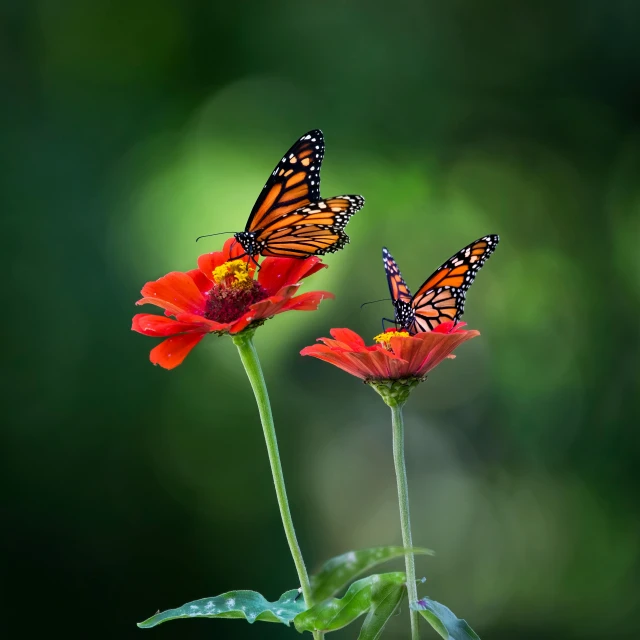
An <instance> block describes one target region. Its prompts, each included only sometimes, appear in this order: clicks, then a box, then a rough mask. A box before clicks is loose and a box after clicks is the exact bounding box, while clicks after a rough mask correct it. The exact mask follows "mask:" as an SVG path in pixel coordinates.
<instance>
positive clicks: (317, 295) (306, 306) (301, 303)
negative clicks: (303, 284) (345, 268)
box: [282, 291, 335, 311]
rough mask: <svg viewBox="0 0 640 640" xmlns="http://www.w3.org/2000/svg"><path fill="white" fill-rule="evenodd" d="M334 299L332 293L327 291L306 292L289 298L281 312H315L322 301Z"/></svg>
mask: <svg viewBox="0 0 640 640" xmlns="http://www.w3.org/2000/svg"><path fill="white" fill-rule="evenodd" d="M333 298H335V296H334V295H333V293H329V292H328V291H308V292H307V293H301V294H300V295H299V296H295V297H294V298H290V299H289V300H288V302H287V304H286V305H285V306H284V308H283V309H282V310H283V311H315V310H316V309H317V308H318V307H319V306H320V303H321V302H322V301H323V300H332V299H333Z"/></svg>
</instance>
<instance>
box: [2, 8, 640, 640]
mask: <svg viewBox="0 0 640 640" xmlns="http://www.w3.org/2000/svg"><path fill="white" fill-rule="evenodd" d="M0 15H1V19H0V78H1V82H2V100H1V101H0V113H1V114H2V125H1V126H2V145H1V146H0V154H1V156H2V167H3V170H2V172H1V173H0V176H1V177H0V180H1V181H2V185H1V188H0V192H1V194H2V200H3V202H4V204H3V205H2V212H3V234H2V237H3V245H4V260H3V264H4V265H5V269H7V271H8V277H6V278H5V283H7V285H8V288H7V290H6V293H7V304H8V310H7V311H5V313H4V317H3V325H4V326H3V332H2V333H3V341H4V344H5V346H4V347H3V359H2V360H3V376H2V392H3V396H4V399H3V414H4V415H3V417H4V419H3V423H4V427H3V430H2V435H3V444H2V448H1V450H2V454H3V456H2V457H3V462H2V465H1V470H0V474H1V476H2V486H3V488H4V490H5V491H4V494H5V497H4V499H3V501H2V515H3V518H2V521H3V526H2V534H1V536H2V539H3V544H2V546H3V550H4V551H3V561H2V566H3V569H2V574H3V582H4V583H5V591H6V594H5V596H4V598H3V600H2V607H3V610H4V616H3V624H2V627H3V629H6V630H7V632H9V634H10V637H29V638H30V637H44V636H45V635H49V634H50V633H52V632H54V631H55V632H56V633H63V634H64V635H65V636H66V637H72V638H85V637H91V638H96V639H102V638H105V639H106V638H141V637H143V636H144V637H149V638H151V637H153V638H157V639H160V638H186V639H191V638H193V639H196V638H237V639H244V638H285V637H288V638H290V637H294V634H295V632H294V631H293V630H291V629H287V628H285V627H279V626H276V625H266V624H263V625H261V626H260V625H255V626H253V627H251V626H249V625H247V624H246V623H243V622H241V621H204V620H194V621H187V622H175V623H169V624H166V625H163V626H161V627H159V628H158V629H154V630H151V631H141V630H138V629H136V627H135V622H136V621H140V620H142V619H144V618H146V617H147V616H148V615H150V614H152V613H154V612H155V611H156V610H158V609H165V608H169V607H173V606H177V605H180V604H182V603H184V602H186V601H188V600H191V599H195V598H200V597H205V596H210V595H215V594H218V593H220V592H223V591H226V590H229V589H232V588H249V589H255V590H258V591H260V592H262V593H263V594H265V595H266V596H267V597H268V598H269V599H275V598H277V597H278V596H279V594H280V593H282V592H283V591H285V590H287V589H290V588H292V587H296V586H297V582H296V575H295V572H294V569H293V565H292V562H291V561H290V559H289V555H288V549H287V546H286V542H285V539H284V535H283V532H282V528H281V524H280V521H279V517H278V513H277V509H276V503H275V497H274V492H273V490H272V486H271V481H270V476H269V471H268V462H267V457H266V452H265V447H264V443H263V440H262V434H261V430H260V425H259V422H258V418H257V412H256V408H255V405H254V403H253V399H252V397H251V393H250V389H249V386H248V382H247V380H246V378H245V377H244V374H243V371H242V369H241V365H240V362H239V359H238V357H237V355H236V353H235V351H234V348H233V345H232V344H231V342H230V340H228V339H216V338H213V337H212V338H208V339H207V340H206V341H205V342H204V343H203V344H201V345H200V346H199V347H198V348H197V349H196V350H195V351H194V352H193V353H192V354H191V355H190V356H189V357H188V359H187V360H186V361H185V363H184V364H183V365H182V366H181V367H179V368H178V369H176V370H175V371H172V372H167V371H164V370H161V369H159V368H155V367H153V366H152V365H151V364H150V363H149V361H148V352H149V350H150V349H151V348H152V346H153V345H154V344H155V341H154V340H151V339H149V338H145V337H143V336H140V335H138V334H135V333H132V332H131V331H130V329H129V328H130V321H131V316H132V315H133V314H134V313H135V312H136V311H140V309H136V308H135V307H134V305H133V303H134V302H135V300H136V299H137V298H138V297H139V295H138V293H139V290H140V288H141V286H142V285H143V284H144V283H145V282H146V281H147V280H152V279H155V278H157V277H159V276H161V275H163V274H165V273H166V272H168V271H171V270H187V269H191V268H193V267H194V266H195V260H196V258H197V256H198V255H199V254H200V253H202V252H205V251H211V250H214V249H217V248H219V247H220V246H221V244H222V242H223V240H224V238H210V239H207V240H205V241H202V242H201V243H199V244H198V245H196V244H195V243H194V239H195V237H196V236H198V235H200V234H203V233H211V232H214V231H226V230H228V229H237V230H241V229H242V228H243V227H244V223H245V220H246V217H247V215H248V212H249V211H250V209H251V206H252V204H253V202H254V200H255V198H256V197H257V195H258V193H259V191H260V189H261V187H262V185H263V184H264V181H265V179H266V178H267V176H268V174H269V172H270V171H271V169H272V168H273V166H274V164H275V163H276V162H277V160H278V159H279V158H280V156H281V155H282V153H283V152H284V151H285V150H286V149H287V148H288V147H289V145H290V144H291V143H292V142H293V141H294V140H295V139H296V138H297V137H298V136H300V135H302V134H303V133H304V132H305V131H307V130H308V129H311V128H315V127H320V128H321V129H323V131H324V134H325V138H326V142H327V151H326V156H325V162H324V167H323V172H322V192H323V195H325V196H332V195H336V194H340V193H361V194H363V195H364V196H365V197H366V198H367V204H366V206H365V208H364V209H363V210H362V211H361V212H360V213H358V214H357V215H356V216H355V218H354V219H353V220H352V222H351V223H350V225H349V228H348V232H349V234H350V236H351V239H352V242H351V245H349V247H347V249H346V250H345V251H342V252H340V253H338V254H335V255H332V256H329V257H328V258H327V260H326V262H327V263H328V264H329V265H330V268H329V269H328V270H326V271H325V272H323V273H321V274H318V275H317V276H314V278H313V279H312V280H311V281H309V282H308V283H307V284H306V285H305V290H309V289H311V288H313V289H322V288H327V289H329V290H331V291H333V292H335V294H336V296H337V299H336V300H335V301H328V302H324V303H323V304H322V306H321V308H320V310H319V311H318V312H316V313H312V314H311V313H306V314H305V313H299V314H293V313H291V314H286V315H285V316H280V317H277V318H276V319H274V320H272V321H269V322H268V323H267V324H266V325H265V327H263V328H262V329H260V331H259V333H258V334H257V340H256V342H257V348H258V350H259V353H260V355H261V358H262V361H263V366H264V369H265V374H266V377H267V382H268V384H269V389H270V393H271V396H272V401H273V410H274V413H275V418H276V424H277V429H278V433H279V437H280V446H281V450H282V457H283V465H284V470H285V475H286V477H287V479H288V486H289V492H290V498H291V503H292V508H293V511H294V517H295V522H296V525H297V529H298V534H299V538H300V540H301V544H302V547H303V550H304V552H305V556H306V559H307V563H308V564H309V566H310V568H314V567H317V566H318V564H319V563H321V562H322V561H323V560H324V559H326V558H328V557H330V556H332V555H336V554H339V553H342V552H344V551H346V550H349V549H354V548H362V547H367V546H372V545H378V544H389V543H398V542H399V541H400V531H399V524H398V516H397V504H396V497H395V486H394V478H393V465H392V458H391V433H390V421H389V416H388V415H387V410H386V407H384V405H383V404H382V402H381V401H380V400H379V398H378V397H377V396H376V395H375V394H374V393H373V392H372V391H371V390H370V389H368V388H367V387H365V386H364V385H362V384H361V383H359V382H358V381H357V380H356V379H355V378H350V377H348V376H347V375H346V374H344V373H342V372H340V371H339V370H337V369H334V368H332V367H330V366H329V365H327V364H325V363H322V362H319V361H316V360H313V359H311V358H304V359H303V358H301V357H300V356H299V355H298V352H299V351H300V349H301V348H302V347H304V346H306V345H308V344H311V343H312V342H313V341H314V340H315V339H316V338H317V337H319V336H322V335H328V330H329V328H330V327H334V326H338V327H339V326H349V327H352V328H354V329H355V330H357V331H359V332H360V333H361V334H362V335H364V336H366V337H367V339H370V338H371V337H372V336H373V335H375V334H376V333H378V331H379V327H380V324H379V321H380V317H381V316H383V315H387V316H388V315H389V314H390V313H391V307H390V305H389V304H384V303H381V304H379V305H372V306H369V307H366V308H365V310H363V311H360V310H359V304H360V303H361V302H364V301H367V300H375V299H377V298H382V297H384V296H385V295H387V288H386V282H385V279H384V273H383V269H382V264H381V258H380V250H381V247H382V245H386V246H388V247H389V249H390V250H391V251H392V252H393V254H394V256H395V257H396V259H397V260H398V262H399V264H400V266H401V268H402V270H403V272H404V275H405V278H406V279H407V281H408V283H409V285H410V286H412V287H413V288H414V289H415V288H416V287H417V286H418V285H419V284H420V283H421V282H422V281H423V280H424V279H425V278H426V277H427V276H428V275H429V273H430V272H431V271H432V270H433V269H435V268H436V267H437V266H438V265H439V264H440V263H441V262H442V261H443V260H444V259H446V258H448V257H449V256H450V255H451V254H452V253H454V252H455V251H456V250H458V249H459V248H461V247H462V246H463V245H465V244H466V243H468V242H470V241H472V240H474V239H475V238H477V237H479V236H480V235H484V234H487V233H499V234H500V236H501V244H500V246H499V247H498V249H497V251H496V253H495V255H494V256H493V257H492V258H491V260H490V261H489V262H488V263H487V265H486V267H485V269H484V270H483V272H482V274H481V275H480V276H479V277H478V279H477V281H476V283H475V284H474V285H473V287H472V289H471V291H470V294H469V296H468V301H467V312H466V314H465V317H464V320H466V321H467V322H468V323H469V325H470V326H471V327H473V328H477V329H479V330H480V331H481V332H482V337H481V338H480V339H478V340H474V341H472V342H470V343H468V344H466V345H464V346H463V347H462V348H461V349H460V351H459V352H458V358H457V359H456V360H455V361H454V362H447V363H444V364H443V365H442V366H441V367H440V368H439V369H438V370H437V371H436V372H434V373H433V375H432V376H431V377H430V379H429V382H428V383H427V384H425V385H423V386H421V387H420V388H419V390H418V391H416V392H415V393H414V395H413V397H412V398H411V400H410V402H409V403H408V405H407V408H406V423H407V430H408V433H407V448H408V465H409V480H410V488H411V501H412V507H413V522H414V539H415V541H416V543H417V544H420V545H425V546H428V547H431V548H433V549H435V550H436V551H437V556H435V557H434V558H421V559H419V561H418V573H419V575H425V576H426V577H427V582H426V584H425V585H424V586H423V587H422V588H421V593H422V594H424V595H429V596H431V597H433V598H435V599H437V600H439V601H441V602H445V603H446V604H448V605H449V606H450V607H451V608H452V609H453V610H454V611H455V612H456V613H457V614H458V615H459V616H462V617H465V618H467V619H468V620H469V622H470V623H471V624H472V626H473V627H474V628H475V629H476V631H478V633H479V634H480V636H481V637H482V638H483V639H489V638H491V639H492V640H513V639H518V640H520V639H523V640H526V639H534V638H535V639H539V638H545V639H549V640H556V639H558V640H560V639H563V640H565V639H569V640H572V639H585V640H587V639H591V638H593V639H595V638H598V639H600V638H614V637H615V638H617V639H623V640H625V639H637V638H638V637H639V633H640V624H639V623H638V618H637V611H638V606H639V605H640V590H639V587H640V578H639V576H640V539H639V535H638V534H639V531H640V526H639V525H640V506H639V503H638V497H637V495H638V494H637V486H638V477H639V471H638V469H639V464H640V455H639V454H640V439H639V438H638V436H637V432H636V430H637V428H638V424H639V423H640V412H639V403H638V385H637V376H638V374H637V368H638V362H639V357H638V356H639V340H638V311H639V306H640V293H639V291H640V252H639V251H638V240H639V239H640V215H639V213H640V211H639V207H640V187H639V183H638V175H639V173H638V171H639V169H640V116H639V114H640V92H639V91H638V74H639V72H640V45H639V44H638V42H639V40H638V36H639V27H638V25H639V24H640V23H639V20H640V5H638V4H637V3H632V2H623V1H616V0H613V1H609V2H604V0H581V1H579V2H578V1H577V0H569V1H568V2H564V3H556V2H551V1H547V0H542V1H539V2H518V3H516V2H509V1H506V0H486V1H485V2H477V1H476V0H453V1H451V2H446V3H438V2H417V1H416V0H399V1H398V2H394V3H391V4H390V3H387V2H381V1H379V0H375V1H372V0H367V1H365V0H359V1H355V2H346V3H345V2H340V1H338V0H329V1H326V2H322V3H318V2H316V3H303V2H295V1H294V0H283V1H281V2H270V3H266V2H261V3H259V2H243V3H240V2H236V3H226V4H223V3H215V2H204V1H200V0H194V1H191V2H180V1H179V0H153V1H151V0H126V1H125V0H92V1H91V2H86V1H84V0H66V1H65V2H58V1H56V0H40V1H35V0H34V1H31V2H23V1H19V0H3V2H2V9H1V14H0ZM145 310H148V311H151V310H152V309H151V308H149V309H145ZM401 566H402V564H401V563H399V564H398V563H396V564H395V565H390V566H389V569H390V570H391V569H400V568H401ZM405 613H406V611H403V615H402V616H400V617H399V618H397V619H395V620H394V621H393V624H392V626H391V627H390V628H389V631H388V632H387V635H386V636H385V637H389V638H393V637H396V638H406V637H407V631H406V624H407V620H406V615H405ZM430 634H431V635H430ZM423 635H424V636H425V637H435V636H434V634H433V633H431V631H430V630H429V631H428V630H427V629H426V628H425V630H424V634H423ZM356 636H357V631H356V628H355V627H352V628H349V629H347V630H346V631H344V632H340V633H338V634H336V636H335V637H336V638H355V637H356Z"/></svg>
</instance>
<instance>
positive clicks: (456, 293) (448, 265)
mask: <svg viewBox="0 0 640 640" xmlns="http://www.w3.org/2000/svg"><path fill="white" fill-rule="evenodd" d="M499 240H500V238H499V237H498V236H497V235H490V236H484V237H482V238H479V239H478V240H476V241H475V242H472V243H471V244H470V245H467V246H466V247H465V248H464V249H461V250H460V251H458V253H456V254H455V255H454V256H451V258H449V259H448V260H447V261H446V262H445V263H444V264H443V265H442V266H441V267H440V268H439V269H438V270H437V271H435V272H434V273H433V274H432V275H431V276H429V278H428V279H427V280H426V282H425V283H424V284H423V285H422V286H421V287H420V289H419V290H418V292H417V293H416V295H415V296H414V297H413V299H412V301H411V307H412V309H413V312H414V316H415V317H414V320H413V323H412V325H411V326H410V328H409V332H410V333H412V334H415V333H420V332H421V331H431V330H432V329H435V328H436V327H437V326H438V325H439V324H442V323H443V322H447V321H451V320H453V321H454V322H457V321H458V320H459V319H460V316H461V315H462V313H463V312H464V303H465V295H466V292H467V290H468V289H469V287H470V286H471V283H472V282H473V281H474V279H475V277H476V275H477V273H478V271H480V269H481V267H482V265H483V264H484V263H485V261H486V260H487V258H488V257H489V256H490V255H491V254H492V253H493V252H494V250H495V248H496V246H497V244H498V242H499Z"/></svg>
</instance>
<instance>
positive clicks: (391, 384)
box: [364, 376, 427, 407]
mask: <svg viewBox="0 0 640 640" xmlns="http://www.w3.org/2000/svg"><path fill="white" fill-rule="evenodd" d="M426 379H427V376H422V377H421V378H415V377H414V378H400V379H399V380H376V379H375V378H370V379H368V380H364V383H365V384H368V385H369V386H370V387H371V388H372V389H375V390H376V391H377V392H378V394H379V395H380V397H381V398H382V399H383V400H384V401H385V403H386V404H387V406H389V407H401V406H402V405H403V404H404V403H405V402H406V401H407V399H408V398H409V396H410V395H411V392H412V391H413V390H414V389H415V388H416V387H417V386H418V385H419V384H420V383H421V382H424V381H425V380H426Z"/></svg>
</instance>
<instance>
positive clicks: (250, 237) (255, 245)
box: [233, 231, 264, 257]
mask: <svg viewBox="0 0 640 640" xmlns="http://www.w3.org/2000/svg"><path fill="white" fill-rule="evenodd" d="M256 235H257V234H256V233H255V232H253V231H242V232H241V233H235V234H234V235H233V237H234V238H235V239H236V240H237V241H238V242H239V243H240V244H241V245H242V248H243V249H244V250H245V252H246V254H247V255H248V256H251V257H253V256H257V255H258V254H259V253H260V252H261V251H262V250H263V249H264V242H260V241H258V240H257V239H256Z"/></svg>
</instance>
